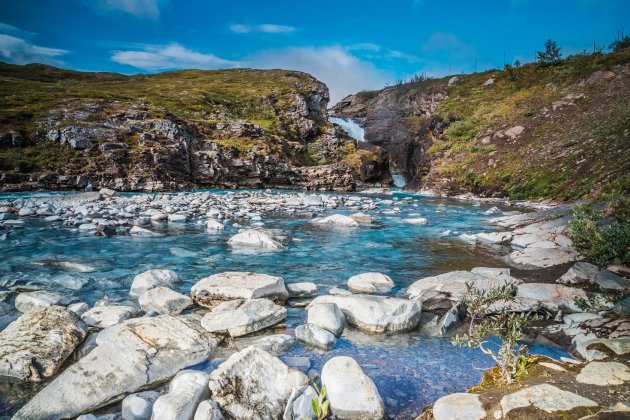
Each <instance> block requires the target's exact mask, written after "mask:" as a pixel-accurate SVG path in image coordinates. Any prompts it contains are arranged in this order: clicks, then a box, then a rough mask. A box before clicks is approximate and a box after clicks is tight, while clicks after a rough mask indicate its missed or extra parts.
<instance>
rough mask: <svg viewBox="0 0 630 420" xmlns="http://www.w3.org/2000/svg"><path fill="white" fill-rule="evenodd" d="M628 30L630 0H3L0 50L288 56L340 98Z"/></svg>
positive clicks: (153, 66)
mask: <svg viewBox="0 0 630 420" xmlns="http://www.w3.org/2000/svg"><path fill="white" fill-rule="evenodd" d="M623 28H625V29H626V31H627V32H626V33H630V0H485V1H470V0H464V1H460V0H379V1H374V0H362V1H346V0H334V1H333V0H317V1H300V0H293V1H286V0H266V1H265V0H251V1H250V0H247V1H245V0H230V1H217V0H0V61H4V62H8V63H13V64H27V63H45V64H50V65H54V66H58V67H63V68H69V69H75V70H82V71H113V72H119V73H124V74H135V73H152V72H159V71H165V70H175V69H188V68H197V69H218V68H232V67H241V68H248V67H251V68H283V69H290V70H301V71H305V72H308V73H310V74H312V75H314V76H315V77H317V78H318V79H320V80H322V81H323V82H325V83H326V84H327V85H328V87H329V89H330V92H331V103H334V102H336V101H338V100H339V99H341V98H342V97H344V96H345V95H348V94H351V93H356V92H357V91H360V90H371V89H378V88H381V87H383V86H385V85H387V84H393V83H394V82H395V81H397V80H401V79H404V78H410V77H411V76H413V75H416V74H422V73H424V74H426V75H428V76H433V77H438V76H439V77H441V76H446V75H450V74H460V73H470V72H473V71H475V70H477V71H482V70H486V69H492V68H501V67H503V65H504V63H506V62H507V63H511V62H513V61H514V60H515V59H518V60H520V61H521V62H529V61H533V60H534V57H535V52H536V51H537V50H540V49H542V48H543V46H544V43H545V40H547V39H549V38H550V39H553V40H555V41H556V42H557V43H558V45H559V46H560V47H561V48H562V51H563V54H564V55H570V54H576V53H579V52H582V51H584V50H587V51H592V50H593V44H594V43H595V45H597V46H607V45H608V44H610V43H611V42H612V41H613V40H614V39H615V36H616V35H617V34H618V31H619V30H620V29H623Z"/></svg>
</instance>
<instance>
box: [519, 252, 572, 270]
mask: <svg viewBox="0 0 630 420" xmlns="http://www.w3.org/2000/svg"><path fill="white" fill-rule="evenodd" d="M580 258H581V256H580V253H579V252H577V251H576V250H574V249H571V248H525V249H522V250H519V251H514V252H512V253H511V254H510V255H508V256H507V262H508V263H509V264H510V265H512V266H514V267H517V268H521V269H525V270H527V269H537V268H548V267H553V266H556V265H560V264H566V263H570V262H572V261H576V260H579V259H580Z"/></svg>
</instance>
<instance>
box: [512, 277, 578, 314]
mask: <svg viewBox="0 0 630 420" xmlns="http://www.w3.org/2000/svg"><path fill="white" fill-rule="evenodd" d="M516 297H517V298H526V299H531V300H532V301H536V302H539V303H540V304H541V305H542V306H543V307H544V308H545V309H547V310H549V311H551V312H558V310H562V311H563V312H582V310H581V309H580V308H579V307H578V306H577V305H576V303H575V300H576V299H584V300H586V301H588V297H587V296H586V292H584V290H582V289H578V288H575V287H567V286H562V285H558V284H547V283H527V284H521V285H519V286H518V289H517V292H516Z"/></svg>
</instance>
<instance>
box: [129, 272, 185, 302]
mask: <svg viewBox="0 0 630 420" xmlns="http://www.w3.org/2000/svg"><path fill="white" fill-rule="evenodd" d="M180 282H181V279H180V278H179V275H178V274H177V273H176V272H174V271H173V270H158V269H154V270H147V271H145V272H144V273H140V274H138V275H137V276H136V277H134V279H133V283H132V284H131V290H130V291H129V295H130V296H132V297H135V298H139V297H140V296H141V295H142V294H143V293H144V292H146V291H147V290H149V289H153V288H154V287H157V286H164V287H170V288H173V287H175V286H177V285H178V284H179V283H180Z"/></svg>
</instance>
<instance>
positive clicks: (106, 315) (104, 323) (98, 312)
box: [81, 305, 136, 328]
mask: <svg viewBox="0 0 630 420" xmlns="http://www.w3.org/2000/svg"><path fill="white" fill-rule="evenodd" d="M135 314H136V311H135V310H134V309H133V308H132V307H130V306H124V305H115V306H96V307H94V308H92V309H90V310H89V311H87V312H85V313H84V314H83V315H81V319H82V320H83V322H85V323H86V324H88V325H89V326H91V327H97V328H105V327H109V326H112V325H115V324H119V323H121V322H123V321H125V320H127V319H129V318H132V317H134V316H135Z"/></svg>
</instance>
